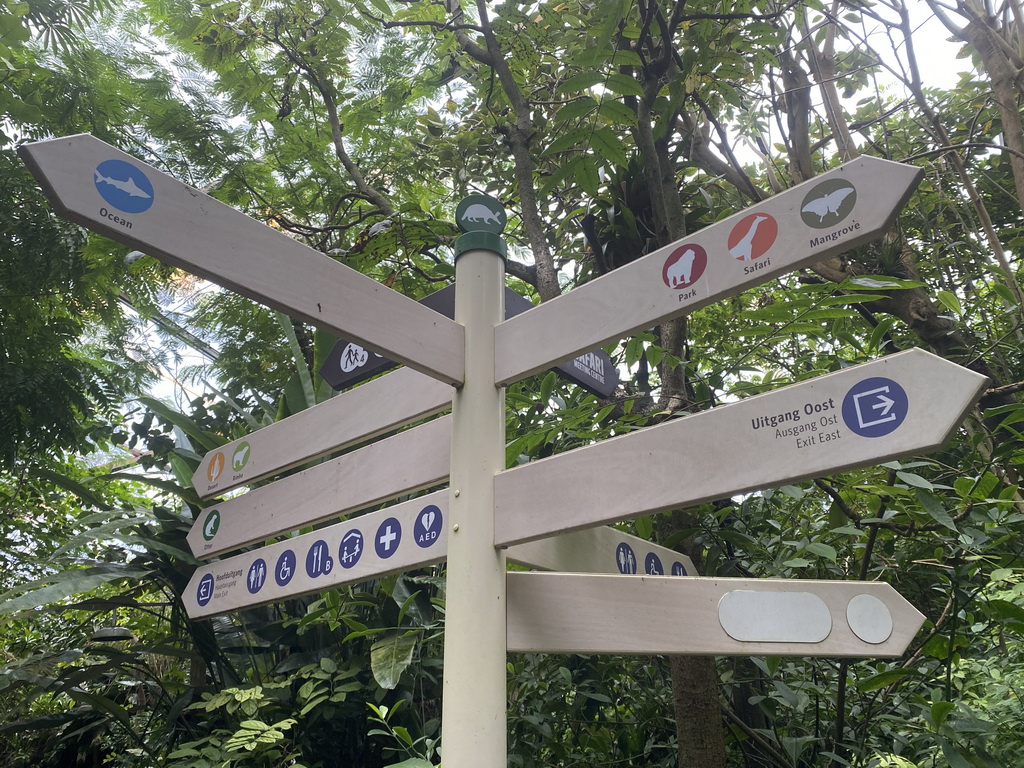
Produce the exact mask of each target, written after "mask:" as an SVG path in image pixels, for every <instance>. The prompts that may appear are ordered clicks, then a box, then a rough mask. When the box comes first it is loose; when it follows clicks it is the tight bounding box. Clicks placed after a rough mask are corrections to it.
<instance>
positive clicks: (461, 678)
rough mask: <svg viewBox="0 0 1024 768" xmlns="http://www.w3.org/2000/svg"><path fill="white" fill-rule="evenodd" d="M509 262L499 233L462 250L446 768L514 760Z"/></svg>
mask: <svg viewBox="0 0 1024 768" xmlns="http://www.w3.org/2000/svg"><path fill="white" fill-rule="evenodd" d="M504 253H505V245H504V242H503V241H502V240H501V238H500V237H499V236H498V235H497V234H495V233H492V232H471V233H468V234H466V235H463V236H462V237H460V238H459V240H458V241H457V242H456V265H455V286H456V288H455V319H456V321H458V322H459V323H461V324H462V325H463V326H465V329H466V375H465V384H464V385H463V386H462V388H461V389H459V390H457V391H456V393H455V397H454V399H453V401H452V415H453V422H452V454H451V462H452V463H451V488H450V491H449V493H450V494H451V495H450V501H449V521H448V580H447V599H446V609H445V616H446V618H445V642H444V688H443V700H442V707H443V716H442V721H441V723H442V725H441V751H442V763H443V765H444V768H504V766H505V765H506V761H507V735H506V733H507V731H506V728H507V726H506V693H505V686H506V680H505V664H506V652H505V643H506V632H505V554H504V550H502V549H496V548H495V546H494V475H495V474H496V473H497V472H500V471H501V470H503V469H504V468H505V389H504V387H498V386H496V385H495V382H494V327H495V326H496V325H497V324H498V323H500V322H501V321H502V320H503V319H504V290H503V288H504V274H505V269H504V261H503V258H502V257H503V256H504Z"/></svg>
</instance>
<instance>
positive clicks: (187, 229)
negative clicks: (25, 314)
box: [18, 135, 465, 384]
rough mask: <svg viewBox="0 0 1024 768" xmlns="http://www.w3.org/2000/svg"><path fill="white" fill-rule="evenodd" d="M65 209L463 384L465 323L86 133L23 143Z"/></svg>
mask: <svg viewBox="0 0 1024 768" xmlns="http://www.w3.org/2000/svg"><path fill="white" fill-rule="evenodd" d="M18 152H19V154H20V155H21V157H22V159H23V160H24V161H25V163H26V165H28V167H29V169H31V171H32V173H33V174H34V175H35V177H36V179H37V180H38V181H39V183H40V185H41V186H42V188H43V191H44V192H45V193H46V195H47V197H48V198H49V199H50V202H51V203H52V204H53V206H54V207H55V208H56V209H57V211H58V212H59V213H60V214H61V215H62V216H65V217H66V218H68V219H71V220H72V221H75V222H77V223H79V224H81V225H82V226H84V227H88V228H90V229H92V230H95V231H96V232H99V233H100V234H103V235H106V236H107V237H110V238H112V239H114V240H117V241H118V242H121V243H125V244H127V245H130V246H132V247H133V248H138V249H139V250H141V251H144V252H145V253H149V254H152V255H153V256H156V257H157V258H159V259H161V260H162V261H165V262H167V263H169V264H172V265H174V266H176V267H180V268H182V269H185V270H187V271H189V272H192V273H194V274H197V275H199V276H200V277H204V278H207V279H208V280H212V281H213V282H215V283H218V284H220V285H223V286H225V287H226V288H229V289H231V290H232V291H235V292H236V293H240V294H242V295H243V296H248V297H249V298H252V299H255V300H256V301H259V302H261V303H263V304H266V305H267V306H270V307H273V308H275V309H279V310H281V311H282V312H284V313H286V314H288V315H289V316H291V317H295V318H298V319H300V320H304V321H306V322H308V323H311V324H312V325H315V326H316V327H318V328H324V329H326V330H328V331H330V332H331V333H334V334H335V335H338V336H346V337H348V338H352V339H355V340H356V341H357V342H358V343H359V344H362V345H363V346H364V347H366V348H367V349H370V350H374V351H377V352H380V353H382V354H387V355H388V356H389V357H391V358H392V359H394V360H398V361H400V362H402V363H405V364H406V365H408V366H410V367H411V368H415V369H416V370H419V371H422V372H423V373H426V374H428V375H430V376H432V377H434V378H437V379H440V380H441V381H443V382H445V383H447V384H461V383H462V379H463V369H464V353H465V343H464V333H463V329H462V326H460V325H458V324H457V323H455V322H453V321H451V320H448V319H447V318H445V317H442V316H440V315H438V314H437V313H436V312H431V311H430V310H429V309H427V308H426V307H423V306H420V305H419V304H418V303H416V302H415V301H413V300H412V299H409V298H407V297H405V296H402V295H401V294H399V293H397V292H395V291H393V290H391V289H390V288H387V287H386V286H383V285H381V284H380V283H378V282H375V281H374V280H371V279H370V278H368V277H366V276H365V275H363V274H360V273H359V272H357V271H356V270H354V269H350V268H348V267H346V266H344V265H342V264H339V263H337V262H336V261H334V260H333V259H331V258H329V257H327V256H325V255H324V254H322V253H319V252H317V251H314V250H313V249H311V248H308V247H306V246H305V245H302V244H301V243H299V242H297V241H296V240H293V239H292V238H290V237H288V236H287V235H286V234H284V233H283V232H279V231H277V230H275V229H272V228H270V227H268V226H265V225H264V224H261V223H260V222H258V221H256V220H255V219H251V218H249V217H248V216H246V215H245V214H243V213H241V212H240V211H236V210H235V209H233V208H230V207H228V206H226V205H224V204H222V203H220V202H218V201H217V200H215V199H214V198H212V197H210V196H209V195H206V194H204V193H202V192H200V191H198V190H196V189H193V188H192V187H190V186H188V185H186V184H182V183H181V182H180V181H177V180H175V179H173V178H171V177H170V176H167V175H166V174H164V173H161V172H160V171H157V170H156V169H155V168H152V167H150V166H149V165H146V164H145V163H143V162H142V161H140V160H137V159H136V158H134V157H131V156H130V155H126V154H125V153H123V152H121V151H120V150H117V149H115V148H113V147H111V146H110V145H108V144H105V143H104V142H102V141H100V140H99V139H96V138H94V137H92V136H88V135H80V136H69V137H66V138H61V139H53V140H51V141H41V142H38V143H35V144H26V145H24V146H22V147H21V148H20V149H19V150H18Z"/></svg>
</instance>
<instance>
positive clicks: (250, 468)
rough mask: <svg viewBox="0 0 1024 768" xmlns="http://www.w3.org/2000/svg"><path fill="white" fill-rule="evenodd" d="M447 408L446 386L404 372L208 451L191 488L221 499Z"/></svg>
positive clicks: (448, 390) (449, 394) (448, 389)
mask: <svg viewBox="0 0 1024 768" xmlns="http://www.w3.org/2000/svg"><path fill="white" fill-rule="evenodd" d="M451 402H452V388H451V387H450V386H448V385H447V384H444V383H442V382H440V381H436V380H435V379H432V378H430V377H429V376H424V375H423V374H421V373H418V372H416V371H414V370H412V369H411V368H403V369H401V370H398V371H395V372H394V373H390V374H388V375H387V376H382V377H381V378H379V379H376V380H374V381H371V382H369V383H368V384H366V385H365V386H362V387H357V388H355V389H352V390H349V391H348V392H345V393H344V394H341V395H338V396H337V397H334V398H332V399H330V400H328V401H327V402H325V403H320V404H319V405H315V406H313V407H312V408H309V409H307V410H305V411H301V412H300V413H296V414H295V415H293V416H289V417H288V418H286V419H283V420H281V421H278V422H275V423H274V424H269V425H267V426H266V427H264V428H263V429H260V430H257V431H256V432H253V433H252V434H251V435H247V436H246V437H244V438H241V439H240V440H235V441H233V442H230V443H228V444H227V445H224V446H222V447H221V448H218V449H217V450H216V451H210V452H209V453H207V454H206V456H204V457H203V460H202V462H200V464H199V469H197V470H196V473H195V474H194V475H193V476H192V485H193V486H195V489H196V491H198V492H199V495H200V496H201V497H203V498H207V497H209V496H213V495H214V494H218V493H224V492H225V491H229V490H231V489H233V488H238V487H240V486H243V485H248V484H249V483H254V482H256V481H257V480H262V479H263V478H266V477H270V476H271V475H274V474H277V473H278V472H283V471H284V470H286V469H291V468H292V467H295V466H298V465H300V464H304V463H306V462H307V461H310V460H312V459H315V458H317V457H319V456H323V455H325V454H327V453H330V452H331V451H337V450H341V449H343V448H346V447H348V446H350V445H354V444H356V443H358V442H360V441H362V440H369V439H370V438H374V437H377V436H379V435H381V434H383V433H385V432H388V431H390V430H392V429H396V428H398V427H402V426H405V425H406V424H409V423H412V422H414V421H417V420H418V419H421V418H424V417H425V416H430V415H433V414H435V413H439V412H440V411H443V410H445V409H446V408H449V407H450V406H451Z"/></svg>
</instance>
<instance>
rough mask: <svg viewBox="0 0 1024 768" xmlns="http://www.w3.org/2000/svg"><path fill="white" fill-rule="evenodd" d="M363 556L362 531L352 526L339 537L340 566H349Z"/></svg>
mask: <svg viewBox="0 0 1024 768" xmlns="http://www.w3.org/2000/svg"><path fill="white" fill-rule="evenodd" d="M362 556H363V532H362V531H360V530H359V529H358V528H353V529H352V530H351V531H349V532H348V533H346V534H345V535H344V536H342V538H341V548H340V549H339V550H338V558H339V559H340V560H341V567H342V568H351V567H352V566H353V565H355V564H356V563H358V562H359V558H360V557H362Z"/></svg>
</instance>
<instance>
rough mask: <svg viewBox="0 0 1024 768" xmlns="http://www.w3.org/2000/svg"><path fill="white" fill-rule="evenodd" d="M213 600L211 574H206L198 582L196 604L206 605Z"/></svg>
mask: <svg viewBox="0 0 1024 768" xmlns="http://www.w3.org/2000/svg"><path fill="white" fill-rule="evenodd" d="M211 599H213V574H212V573H208V574H206V575H205V576H203V578H201V579H200V580H199V588H198V589H197V590H196V602H197V603H199V605H206V604H207V603H208V602H210V600H211Z"/></svg>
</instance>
